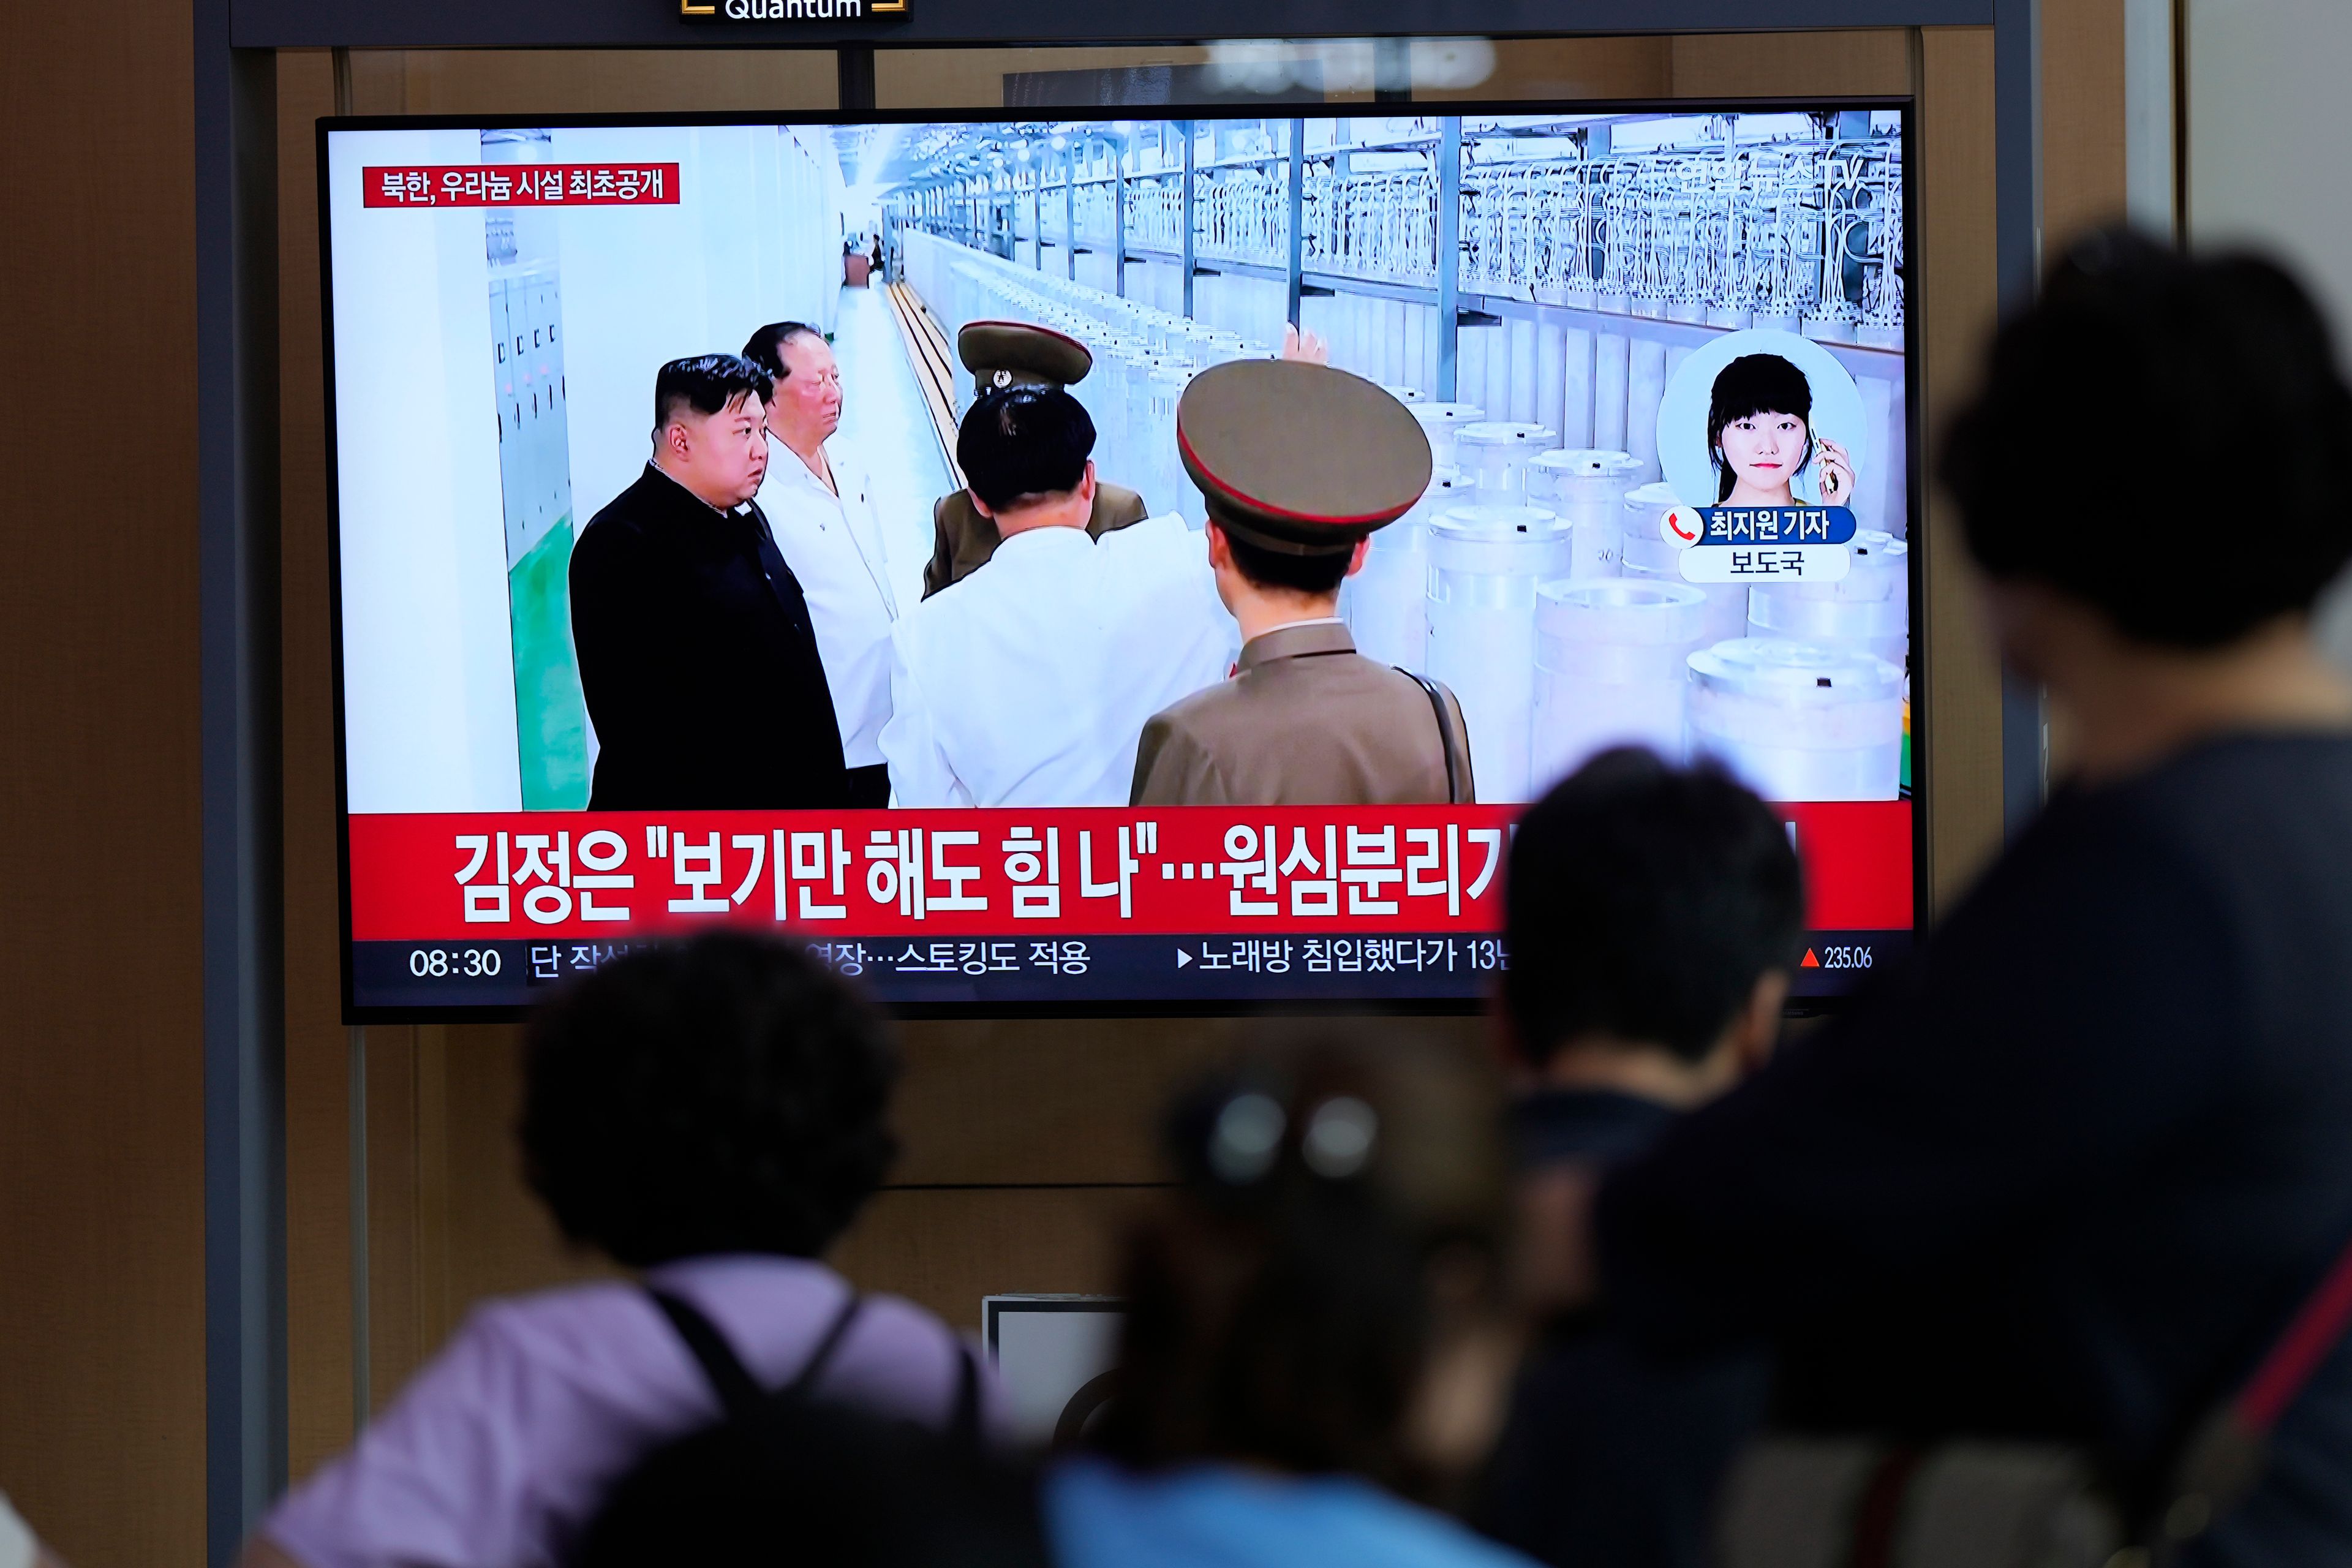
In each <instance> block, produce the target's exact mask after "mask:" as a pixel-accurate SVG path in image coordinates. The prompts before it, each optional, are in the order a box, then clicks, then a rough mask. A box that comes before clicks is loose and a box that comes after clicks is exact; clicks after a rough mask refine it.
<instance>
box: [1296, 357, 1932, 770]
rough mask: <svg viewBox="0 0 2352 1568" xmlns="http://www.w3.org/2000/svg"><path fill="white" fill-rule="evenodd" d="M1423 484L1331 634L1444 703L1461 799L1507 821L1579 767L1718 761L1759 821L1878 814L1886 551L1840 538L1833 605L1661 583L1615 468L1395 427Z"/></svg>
mask: <svg viewBox="0 0 2352 1568" xmlns="http://www.w3.org/2000/svg"><path fill="white" fill-rule="evenodd" d="M1411 406H1412V410H1413V413H1414V415H1415V416H1416V417H1418V418H1420V419H1421V421H1422V423H1423V428H1424V429H1425V430H1427V431H1428V433H1429V435H1430V445H1431V448H1432V451H1433V455H1434V456H1435V457H1436V458H1438V459H1439V461H1440V466H1439V467H1438V468H1437V469H1436V470H1435V474H1434V477H1433V480H1432V483H1431V485H1430V489H1429V490H1428V493H1427V494H1425V495H1424V496H1423V499H1422V500H1421V503H1420V504H1419V505H1418V506H1416V507H1415V508H1414V509H1413V510H1412V511H1411V512H1410V513H1408V514H1407V515H1406V516H1405V517H1403V518H1402V519H1400V520H1399V521H1396V522H1394V523H1392V524H1391V525H1390V526H1389V527H1388V528H1386V529H1384V530H1382V531H1381V532H1379V533H1378V534H1376V535H1374V536H1373V544H1372V549H1371V552H1370V556H1369V558H1368V559H1367V560H1366V562H1365V564H1364V568H1363V570H1362V572H1361V573H1360V574H1358V575H1357V576H1356V577H1354V578H1353V579H1351V580H1350V581H1349V584H1348V588H1347V592H1346V594H1345V595H1344V597H1343V599H1342V605H1341V613H1342V615H1343V616H1345V617H1346V619H1347V621H1348V623H1349V626H1350V627H1351V629H1352V630H1353V632H1354V635H1355V638H1356V643H1357V646H1358V647H1359V648H1360V650H1361V651H1362V652H1363V653H1364V654H1365V655H1366V656H1367V657H1370V658H1377V659H1380V660H1381V661H1383V662H1385V663H1390V664H1394V665H1397V666H1400V667H1402V668H1407V669H1412V670H1414V671H1417V672H1420V673H1423V674H1426V675H1429V676H1431V677H1432V678H1433V679H1438V680H1441V681H1444V683H1445V684H1446V686H1447V687H1449V688H1450V689H1452V690H1453V691H1454V695H1455V697H1456V698H1457V699H1459V700H1460V701H1461V703H1462V710H1463V716H1464V719H1465V721H1466V722H1467V724H1468V727H1469V731H1470V749H1471V763H1472V766H1473V770H1474V772H1475V775H1476V783H1477V793H1478V798H1479V799H1480V800H1482V801H1487V802H1508V801H1520V800H1528V799H1531V798H1533V797H1535V796H1536V795H1540V794H1542V793H1543V792H1544V791H1545V790H1546V789H1548V788H1549V787H1550V785H1551V784H1554V783H1556V782H1557V781H1559V779H1561V778H1564V777H1566V776H1567V775H1568V774H1569V773H1572V772H1574V771H1575V770H1576V769H1577V768H1578V767H1579V766H1580V765H1581V764H1582V763H1584V762H1585V761H1586V760H1587V759H1588V758H1590V757H1591V756H1592V755H1593V754H1594V753H1596V752H1601V751H1603V750H1606V749H1607V748H1609V747H1611V746H1615V745H1627V744H1633V745H1644V746H1648V747H1650V748H1652V749H1653V750H1655V751H1657V752H1661V753H1662V754H1664V755H1666V756H1668V757H1673V758H1682V757H1685V756H1691V755H1707V756H1713V757H1716V758H1718V759H1720V760H1721V761H1722V762H1723V763H1725V764H1726V765H1727V766H1728V767H1729V768H1730V769H1731V770H1732V772H1733V773H1736V774H1738V776H1739V777H1741V778H1743V779H1745V780H1746V781H1747V782H1748V784H1750V785H1751V786H1752V787H1753V788H1755V789H1756V790H1757V791H1758V793H1759V794H1761V795H1764V796H1766V797H1767V798H1768V799H1772V800H1892V799H1894V798H1895V795H1896V794H1897V793H1898V791H1899V789H1900V787H1901V778H1902V757H1903V737H1904V726H1905V703H1906V678H1905V665H1906V652H1907V647H1908V639H1909V604H1910V599H1909V576H1908V560H1907V554H1906V548H1905V546H1904V544H1903V543H1902V542H1900V541H1898V540H1895V539H1893V538H1891V537H1889V536H1887V535H1886V534H1884V533H1880V532H1876V531H1871V532H1867V533H1864V534H1863V535H1860V536H1858V537H1857V539H1856V542H1855V544H1854V547H1853V569H1852V571H1851V572H1850V573H1849V574H1847V575H1846V576H1845V577H1844V578H1843V579H1842V580H1840V581H1838V582H1835V583H1803V582H1786V583H1775V584H1759V585H1757V586H1754V587H1748V586H1743V585H1740V584H1706V585H1701V584H1691V583H1686V582H1685V581H1683V580H1682V574H1681V567H1680V559H1679V555H1678V552H1676V551H1675V549H1674V547H1672V546H1671V545H1670V544H1669V543H1668V542H1666V539H1665V537H1664V532H1663V531H1662V530H1661V527H1660V523H1661V520H1662V518H1663V517H1664V513H1666V512H1667V511H1669V510H1672V509H1673V508H1674V506H1675V497H1674V495H1673V493H1672V492H1671V491H1670V490H1668V489H1666V487H1665V486H1664V485H1659V484H1650V485H1642V486H1633V485H1632V484H1631V480H1632V479H1633V477H1634V476H1635V474H1636V471H1637V469H1638V467H1639V465H1638V464H1637V463H1636V461H1635V460H1634V459H1633V458H1632V457H1631V456H1629V455H1628V454H1626V453H1623V452H1603V451H1591V450H1580V451H1569V450H1546V449H1545V448H1546V447H1547V446H1548V444H1549V440H1550V438H1551V432H1550V431H1549V430H1546V429H1544V428H1543V427H1541V426H1529V425H1514V424H1507V423H1502V422H1496V421H1488V420H1483V419H1480V418H1478V417H1477V415H1478V413H1479V411H1478V410H1477V409H1475V408H1471V407H1467V406H1466V405H1460V404H1432V403H1416V404H1412V405H1411Z"/></svg>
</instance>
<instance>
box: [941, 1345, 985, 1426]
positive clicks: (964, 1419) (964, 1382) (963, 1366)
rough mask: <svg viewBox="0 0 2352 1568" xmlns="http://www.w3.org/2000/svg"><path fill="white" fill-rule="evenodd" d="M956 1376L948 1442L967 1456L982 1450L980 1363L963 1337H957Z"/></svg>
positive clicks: (949, 1417)
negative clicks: (974, 1359)
mask: <svg viewBox="0 0 2352 1568" xmlns="http://www.w3.org/2000/svg"><path fill="white" fill-rule="evenodd" d="M955 1348H956V1360H957V1362H958V1363H959V1366H958V1371H957V1374H956V1397H955V1409H954V1410H953V1411H952V1412H950V1414H949V1415H948V1441H949V1442H950V1443H951V1444H953V1445H954V1446H955V1447H957V1448H959V1449H961V1450H963V1451H964V1452H966V1453H973V1454H976V1453H978V1452H979V1451H980V1447H981V1443H980V1363H977V1362H975V1361H973V1360H972V1356H971V1346H970V1345H968V1344H966V1343H964V1342H963V1336H962V1335H961V1334H957V1335H956V1336H955Z"/></svg>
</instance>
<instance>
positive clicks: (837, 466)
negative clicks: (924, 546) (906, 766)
mask: <svg viewBox="0 0 2352 1568" xmlns="http://www.w3.org/2000/svg"><path fill="white" fill-rule="evenodd" d="M825 464H826V466H827V467H828V468H831V469H832V470H833V480H834V483H835V484H836V485H838V486H840V487H841V493H840V494H839V495H835V493H834V492H833V491H831V490H829V489H825V487H824V481H822V480H820V479H818V478H817V477H816V476H815V475H814V474H813V473H811V472H809V467H808V465H807V464H806V463H803V462H802V461H801V459H800V458H799V457H798V456H797V455H796V454H795V453H794V452H793V449H792V448H791V447H787V446H785V445H784V444H783V443H782V441H778V442H774V443H772V445H771V446H770V447H769V458H768V475H767V478H766V479H764V480H762V481H761V486H760V510H762V511H764V512H766V513H767V514H768V521H769V523H770V525H771V526H772V527H773V528H774V530H775V532H776V548H777V549H778V550H779V551H781V552H782V554H783V557H784V564H785V565H787V566H790V567H791V568H792V569H793V576H794V577H797V578H799V579H800V584H801V594H802V595H803V597H804V598H806V599H807V601H808V607H809V622H810V626H811V629H812V630H814V632H815V633H816V651H817V657H818V658H820V659H822V660H823V661H824V683H825V685H826V686H827V687H828V688H829V689H831V690H832V692H833V716H834V721H835V723H837V724H839V725H840V726H841V754H842V760H843V761H844V762H845V763H848V765H849V766H851V767H853V768H865V767H872V766H873V765H874V764H875V763H879V762H880V761H881V760H882V750H881V746H880V744H879V743H878V742H879V741H880V739H881V734H882V725H883V723H884V721H887V719H888V718H889V717H890V627H891V625H892V623H893V622H895V621H896V620H897V619H898V601H897V597H896V595H893V594H892V592H891V589H890V563H889V558H888V556H887V554H885V553H884V551H883V545H882V526H881V522H880V520H878V519H877V517H876V516H875V515H874V501H873V495H874V487H873V484H872V482H871V481H870V480H869V479H867V478H866V473H865V471H864V470H863V469H861V468H858V466H857V465H856V461H855V460H854V459H852V458H848V457H847V456H846V455H845V454H844V453H842V452H840V451H837V450H835V448H834V447H829V446H828V447H826V448H825Z"/></svg>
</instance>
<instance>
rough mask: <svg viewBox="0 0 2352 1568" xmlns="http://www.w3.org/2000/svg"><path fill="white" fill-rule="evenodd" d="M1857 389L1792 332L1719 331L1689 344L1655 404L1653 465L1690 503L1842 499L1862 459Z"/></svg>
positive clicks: (1865, 456)
mask: <svg viewBox="0 0 2352 1568" xmlns="http://www.w3.org/2000/svg"><path fill="white" fill-rule="evenodd" d="M1868 434H1869V432H1868V426H1866V425H1865V424H1864V416H1863V407H1862V390H1861V388H1859V387H1857V386H1855V385H1854V384H1853V375H1852V374H1850V373H1849V372H1848V371H1847V370H1846V368H1845V367H1844V366H1843V365H1842V364H1840V363H1838V362H1837V361H1836V359H1835V358H1833V357H1832V355H1831V353H1830V352H1829V351H1828V350H1827V349H1824V348H1823V347H1822V345H1821V344H1819V343H1817V342H1813V341H1812V340H1811V338H1801V337H1799V336H1798V335H1797V334H1796V333H1794V332H1781V331H1769V330H1768V329H1757V330H1754V331H1744V332H1727V333H1725V334H1724V335H1723V336H1722V337H1719V338H1717V339H1716V340H1715V341H1714V342H1711V343H1708V344H1706V346H1705V347H1703V348H1700V349H1696V350H1694V351H1693V352H1692V353H1691V355H1690V357H1689V358H1688V359H1685V361H1683V363H1682V364H1681V366H1680V367H1679V368H1677V369H1676V370H1675V374H1674V377H1673V379H1671V380H1670V381H1668V382H1667V383H1666V391H1665V395H1664V398H1663V399H1661V400H1660V402H1659V404H1658V466H1659V467H1660V468H1663V469H1664V471H1665V477H1666V483H1667V484H1669V485H1671V486H1673V487H1674V491H1675V496H1676V498H1678V499H1679V500H1684V501H1685V502H1689V503H1692V504H1696V505H1698V506H1847V507H1850V506H1852V505H1853V493H1854V475H1855V474H1856V473H1857V472H1858V471H1859V470H1860V469H1861V468H1863V466H1864V465H1865V464H1867V463H1868V462H1869V461H1870V453H1869V451H1868V450H1867V449H1866V448H1867V440H1868Z"/></svg>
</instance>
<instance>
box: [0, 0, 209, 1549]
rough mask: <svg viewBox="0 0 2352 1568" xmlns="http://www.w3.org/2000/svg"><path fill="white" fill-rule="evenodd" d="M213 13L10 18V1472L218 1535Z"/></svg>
mask: <svg viewBox="0 0 2352 1568" xmlns="http://www.w3.org/2000/svg"><path fill="white" fill-rule="evenodd" d="M193 25H194V14H193V11H192V8H191V7H190V6H188V5H185V4H176V5H175V4H168V3H166V0H122V3H121V4H120V5H108V6H105V7H92V6H84V5H15V6H11V7H9V9H8V11H7V14H6V23H5V28H6V32H5V43H0V144H5V146H6V148H7V159H8V163H7V174H6V176H5V182H0V193H5V195H0V202H5V213H6V216H7V219H8V222H9V224H10V226H11V228H12V231H13V232H11V234H10V235H9V237H8V238H7V240H6V241H5V243H0V297H5V299H6V300H7V301H8V305H7V309H6V310H5V311H0V366H5V374H0V468H5V470H6V472H7V474H8V476H9V480H8V483H9V495H8V500H7V503H6V504H5V506H0V554H5V559H6V562H7V566H6V569H5V571H0V825H5V826H0V932H5V940H0V999H5V1000H4V1001H0V1006H5V1023H0V1489H5V1490H6V1491H7V1492H8V1493H9V1494H10V1495H11V1496H12V1497H13V1498H14V1499H15V1500H16V1505H17V1506H18V1507H19V1508H20V1509H21V1510H23V1512H24V1513H25V1514H26V1517H27V1518H28V1519H30V1520H31V1521H32V1522H33V1523H34V1525H35V1526H36V1527H37V1529H39V1530H41V1531H43V1532H44V1533H46V1534H47V1535H48V1536H49V1537H51V1538H52V1539H53V1540H54V1541H55V1542H57V1544H58V1547H59V1549H60V1550H61V1551H63V1552H65V1553H66V1554H67V1555H68V1557H70V1558H71V1559H72V1560H73V1561H74V1563H77V1564H78V1565H79V1568H196V1565H197V1564H199V1563H201V1562H202V1561H203V1556H204V1524H205V1448H204V1443H205V1427H204V1416H205V1344H204V1325H205V1310H204V1309H205V1300H204V1120H203V1116H204V1111H203V1068H204V1038H203V1016H202V1008H203V975H202V970H201V967H200V965H201V956H202V934H203V933H202V927H201V911H200V902H199V900H200V898H201V890H202V882H201V878H202V864H201V858H200V854H201V851H200V847H199V818H198V811H199V799H200V796H199V789H200V774H199V760H198V728H197V726H198V704H199V692H198V686H197V681H198V670H197V664H196V648H197V615H198V601H197V521H196V395H195V393H196V325H195V268H194V260H193V258H194V247H195V170H194V160H193V159H192V157H191V155H190V152H189V147H190V132H191V127H192V126H193V124H194V75H195V73H194V37H193V32H192V28H193Z"/></svg>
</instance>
